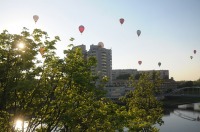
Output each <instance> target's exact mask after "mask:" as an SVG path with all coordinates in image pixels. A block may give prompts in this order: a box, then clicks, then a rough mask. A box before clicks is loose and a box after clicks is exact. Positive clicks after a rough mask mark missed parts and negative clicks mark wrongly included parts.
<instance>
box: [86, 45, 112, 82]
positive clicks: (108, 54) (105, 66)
mask: <svg viewBox="0 0 200 132" xmlns="http://www.w3.org/2000/svg"><path fill="white" fill-rule="evenodd" d="M89 56H94V57H96V59H97V66H96V67H93V68H92V73H93V74H96V75H98V76H102V77H103V76H107V77H108V78H109V82H108V85H111V84H112V51H111V49H106V48H104V44H103V43H102V42H99V43H98V45H90V49H89V51H88V57H89Z"/></svg>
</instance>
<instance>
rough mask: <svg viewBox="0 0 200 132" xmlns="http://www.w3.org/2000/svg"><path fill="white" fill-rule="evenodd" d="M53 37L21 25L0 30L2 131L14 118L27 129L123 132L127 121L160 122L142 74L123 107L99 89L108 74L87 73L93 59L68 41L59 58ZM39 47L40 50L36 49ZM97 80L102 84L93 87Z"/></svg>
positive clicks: (143, 124)
mask: <svg viewBox="0 0 200 132" xmlns="http://www.w3.org/2000/svg"><path fill="white" fill-rule="evenodd" d="M73 40H74V38H71V39H70V41H73ZM58 41H60V38H59V37H58V36H55V37H54V38H53V39H51V38H50V37H49V36H48V34H47V32H44V31H42V30H40V29H34V30H33V32H32V33H30V32H29V30H28V29H27V28H23V30H22V32H21V34H10V33H9V32H8V31H6V30H4V31H3V32H2V33H1V34H0V73H1V74H0V129H1V130H2V131H8V132H9V131H14V129H15V128H14V126H15V124H16V120H17V119H22V120H23V121H24V122H27V124H28V126H24V127H26V128H25V130H26V131H27V132H32V131H38V132H41V131H42V132H43V131H47V132H50V131H68V132H70V131H88V132H90V131H115V130H120V131H122V130H123V127H125V126H128V127H129V128H131V127H130V126H131V125H130V124H132V125H134V126H135V125H136V126H135V127H136V128H137V129H141V128H149V127H150V126H151V125H152V124H154V123H156V122H159V121H158V120H159V119H160V115H159V117H158V114H159V112H161V110H160V109H159V108H158V106H160V105H159V103H158V102H157V101H156V99H155V97H153V93H152V91H151V90H152V86H153V84H151V83H149V82H148V81H147V78H145V77H143V76H141V77H140V78H141V80H139V82H140V83H138V85H137V87H138V89H137V87H136V90H135V92H134V93H130V95H131V96H130V97H131V98H132V100H131V98H128V99H127V104H128V110H127V108H126V107H125V106H120V105H117V104H115V103H113V102H112V101H111V100H109V99H107V98H105V97H104V96H103V94H104V92H103V91H102V90H101V87H103V86H104V85H102V84H106V83H105V82H106V80H107V78H106V77H102V78H101V77H97V76H93V75H92V73H91V67H93V66H95V65H96V59H95V58H94V57H90V58H87V59H86V58H85V57H84V56H83V55H82V51H81V49H80V48H76V47H74V46H73V44H70V45H69V47H67V46H66V50H64V54H65V57H64V58H60V57H58V56H56V53H55V51H56V48H55V44H56V43H57V42H58ZM19 43H24V48H20V47H18V44H19ZM41 47H42V48H44V54H40V52H39V51H40V48H41ZM99 79H100V81H99ZM142 80H143V81H142ZM146 81H147V82H146ZM97 82H101V84H99V85H98V86H97V84H98V83H97ZM143 85H144V87H145V88H146V92H145V91H144V89H143ZM141 90H143V91H142V93H143V94H144V95H143V94H142V95H140V91H141ZM145 97H146V100H145ZM140 103H142V104H143V106H145V109H143V108H142V106H141V105H139V104H140ZM148 104H149V105H148ZM146 119H148V120H149V121H145V120H146ZM138 123H139V124H138ZM134 130H136V129H134Z"/></svg>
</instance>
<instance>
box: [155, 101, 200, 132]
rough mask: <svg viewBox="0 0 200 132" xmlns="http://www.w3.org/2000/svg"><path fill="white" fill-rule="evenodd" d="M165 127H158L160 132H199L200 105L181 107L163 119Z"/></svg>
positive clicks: (171, 111)
mask: <svg viewBox="0 0 200 132" xmlns="http://www.w3.org/2000/svg"><path fill="white" fill-rule="evenodd" d="M163 121H164V125H162V126H157V127H158V128H159V129H160V132H169V131H170V132H199V131H200V103H194V104H185V105H179V106H178V108H176V109H171V110H169V111H168V113H166V115H165V116H164V117H163Z"/></svg>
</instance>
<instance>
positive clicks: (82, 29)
mask: <svg viewBox="0 0 200 132" xmlns="http://www.w3.org/2000/svg"><path fill="white" fill-rule="evenodd" d="M78 29H79V31H80V33H81V34H82V33H83V31H84V30H85V27H84V26H83V25H80V26H79V28H78Z"/></svg>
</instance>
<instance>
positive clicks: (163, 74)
mask: <svg viewBox="0 0 200 132" xmlns="http://www.w3.org/2000/svg"><path fill="white" fill-rule="evenodd" d="M155 72H159V73H160V78H161V79H164V80H168V79H169V70H143V71H138V73H139V74H142V73H148V74H150V75H153V74H154V73H155Z"/></svg>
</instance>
